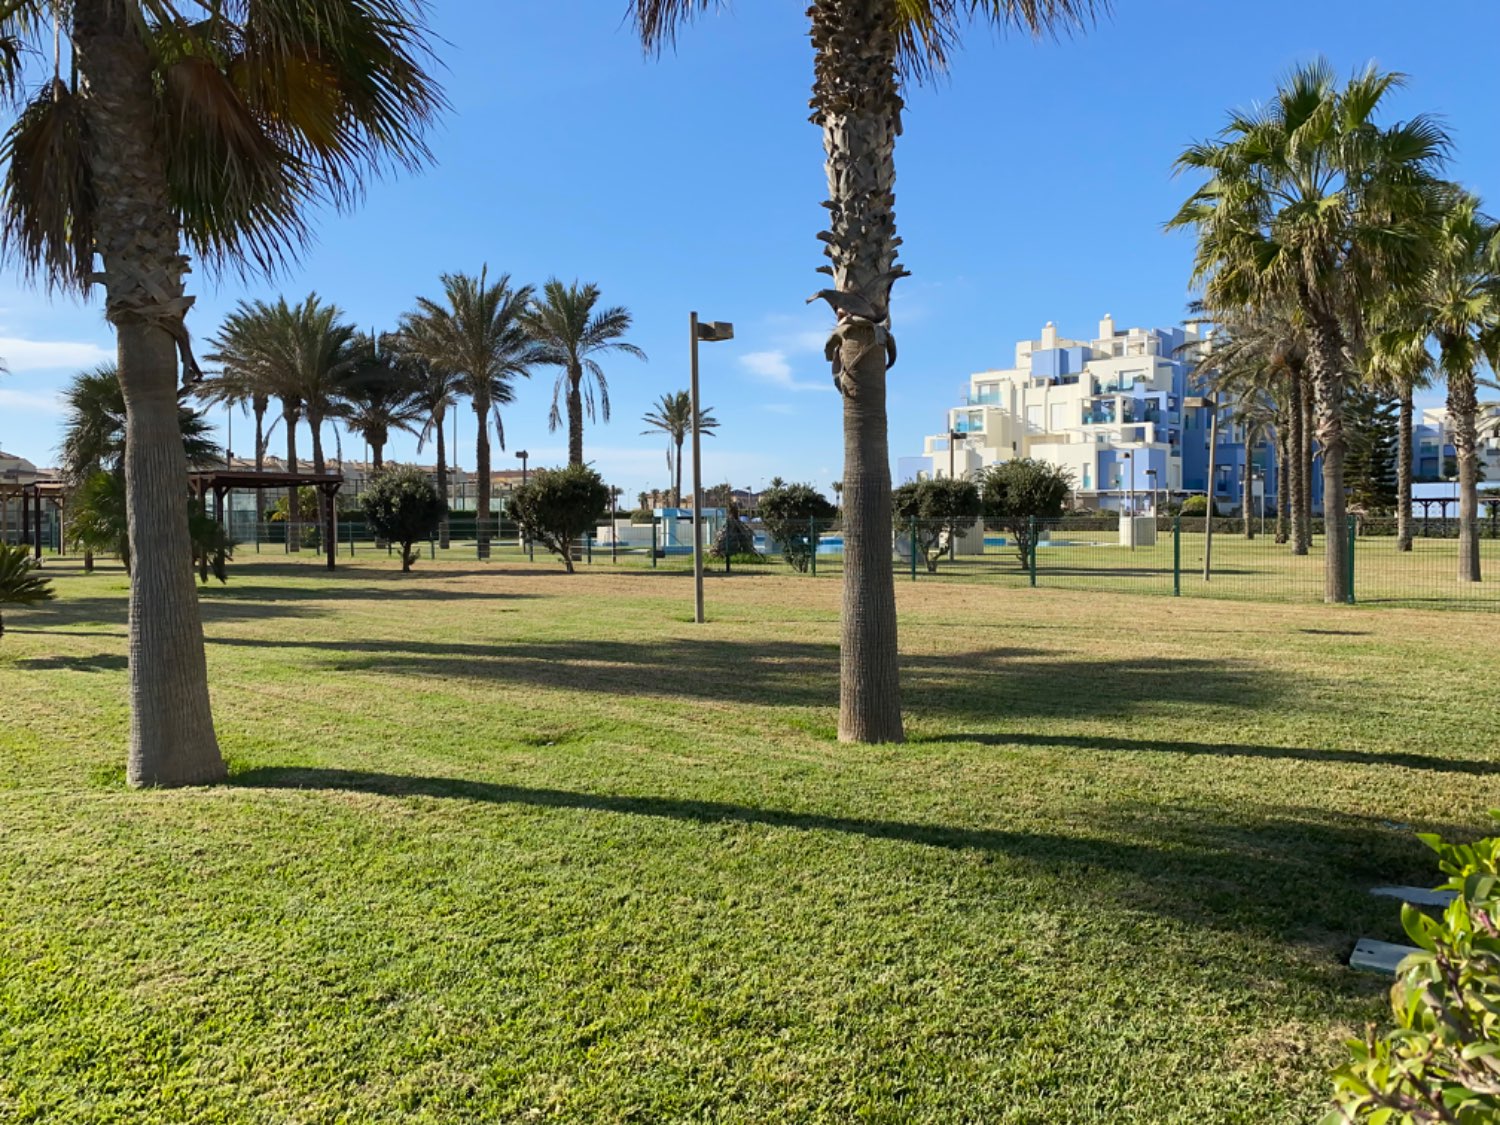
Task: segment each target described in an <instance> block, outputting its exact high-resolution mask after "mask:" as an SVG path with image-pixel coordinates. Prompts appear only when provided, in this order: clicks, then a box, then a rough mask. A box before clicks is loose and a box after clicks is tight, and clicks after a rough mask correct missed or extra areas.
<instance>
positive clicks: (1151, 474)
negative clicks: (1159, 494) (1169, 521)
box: [1146, 469, 1160, 519]
mask: <svg viewBox="0 0 1500 1125" xmlns="http://www.w3.org/2000/svg"><path fill="white" fill-rule="evenodd" d="M1146 479H1147V480H1149V481H1150V482H1151V518H1152V519H1155V518H1156V517H1157V515H1159V514H1160V513H1159V512H1158V510H1157V506H1156V470H1155V469H1147V470H1146Z"/></svg>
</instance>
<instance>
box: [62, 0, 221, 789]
mask: <svg viewBox="0 0 1500 1125" xmlns="http://www.w3.org/2000/svg"><path fill="white" fill-rule="evenodd" d="M128 13H129V10H128V9H127V8H126V7H125V6H124V5H119V4H114V3H111V2H110V0H77V3H76V4H75V5H74V49H75V50H76V51H77V64H78V67H79V71H80V73H81V74H82V75H83V76H84V77H85V78H86V80H87V81H86V83H85V88H86V97H87V108H86V112H87V116H88V122H89V130H88V136H89V145H90V150H91V151H90V164H91V166H92V169H93V187H94V191H95V198H96V199H97V201H98V210H97V212H96V218H95V252H96V253H97V254H98V255H99V257H100V260H101V264H102V267H103V270H102V272H103V279H102V280H103V283H104V286H105V289H106V292H107V297H106V302H105V316H106V317H107V318H108V319H109V321H110V322H111V323H112V324H113V325H114V327H115V330H116V343H117V347H118V353H119V372H120V386H121V389H122V390H123V391H124V395H125V499H126V510H127V514H128V527H129V532H128V538H129V546H130V551H131V555H132V558H133V559H134V564H135V565H133V566H132V567H131V572H130V640H129V646H130V647H129V669H130V671H129V696H130V746H129V754H128V759H127V766H126V777H127V779H128V781H129V783H130V784H131V785H135V786H141V785H187V784H201V783H205V782H213V781H219V780H222V779H223V778H224V777H225V774H226V770H225V767H224V759H223V758H222V757H221V756H220V754H219V743H218V739H217V738H216V737H215V734H214V725H213V715H212V712H211V710H210V704H209V694H208V666H207V661H206V659H205V657H204V650H203V627H202V622H201V619H200V617H199V608H198V591H197V589H196V588H195V587H194V583H193V571H192V545H191V541H190V539H189V536H188V520H187V515H188V505H187V496H188V487H187V456H186V454H185V452H184V450H183V445H182V428H181V424H180V422H179V420H178V402H177V372H178V367H177V362H178V342H177V338H176V336H175V335H174V333H183V332H185V329H184V328H183V326H182V317H183V316H184V315H185V314H186V311H187V308H188V306H189V305H190V304H191V303H192V302H191V299H190V298H188V297H187V296H186V295H185V293H184V287H183V276H184V274H185V273H186V272H187V268H188V263H187V259H186V258H185V257H184V256H183V255H182V252H181V245H180V237H179V231H178V227H177V222H176V219H175V217H174V212H173V209H172V204H171V200H170V198H169V194H168V190H167V180H166V172H165V168H166V159H165V154H164V153H163V152H162V150H161V146H160V143H159V141H158V139H157V133H156V123H155V104H156V103H155V97H154V94H153V90H152V76H151V61H150V58H149V57H148V55H147V52H146V49H145V47H144V46H143V45H142V43H141V41H140V39H139V37H138V34H137V33H136V31H135V28H134V25H133V23H132V22H131V18H130V16H129V14H128Z"/></svg>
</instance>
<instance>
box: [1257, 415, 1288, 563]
mask: <svg viewBox="0 0 1500 1125" xmlns="http://www.w3.org/2000/svg"><path fill="white" fill-rule="evenodd" d="M1291 444H1292V443H1291V438H1290V437H1289V436H1288V434H1287V432H1286V429H1285V428H1284V427H1282V426H1279V425H1278V426H1277V428H1276V542H1277V543H1285V542H1287V541H1288V539H1289V538H1290V527H1291V522H1292V521H1291V513H1292V491H1291V488H1290V487H1289V486H1288V485H1287V471H1288V468H1289V465H1290V462H1291V458H1290V457H1289V456H1288V450H1290V449H1291ZM1261 502H1262V503H1265V501H1261Z"/></svg>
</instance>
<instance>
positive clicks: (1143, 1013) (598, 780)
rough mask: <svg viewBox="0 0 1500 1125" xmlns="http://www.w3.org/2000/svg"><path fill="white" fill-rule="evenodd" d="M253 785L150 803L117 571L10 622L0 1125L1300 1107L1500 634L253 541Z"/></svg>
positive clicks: (1454, 769) (1064, 1116)
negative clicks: (867, 627)
mask: <svg viewBox="0 0 1500 1125" xmlns="http://www.w3.org/2000/svg"><path fill="white" fill-rule="evenodd" d="M231 573H232V581H231V583H230V585H229V586H227V587H224V588H218V587H214V588H211V589H209V590H207V591H206V592H205V593H204V610H205V618H206V628H207V632H208V638H209V645H208V656H209V666H210V673H211V676H212V680H213V684H214V702H215V708H216V713H217V718H218V724H219V731H220V737H221V740H222V743H223V747H224V750H225V753H226V754H227V756H228V757H229V759H230V762H231V766H232V770H233V778H232V782H231V784H229V785H226V786H222V787H218V788H213V789H200V790H189V791H176V792H144V793H132V792H127V791H126V790H125V789H124V788H123V762H122V750H121V748H122V746H123V742H124V737H125V730H126V722H127V716H126V712H125V706H124V677H125V673H124V663H125V635H124V634H125V630H124V621H125V582H124V580H123V577H122V576H121V575H120V574H119V573H118V572H105V573H101V574H98V575H96V576H94V577H92V578H84V577H81V576H78V575H76V574H70V575H68V576H66V577H60V578H59V581H58V587H59V591H60V594H61V599H62V600H60V601H59V602H58V603H56V604H54V605H52V606H46V607H41V608H38V609H34V610H11V611H8V612H7V614H6V622H7V625H8V627H9V631H8V632H7V633H6V635H5V637H4V639H3V640H0V1120H4V1121H48V1122H69V1123H73V1122H132V1123H134V1122H142V1121H152V1122H179V1121H180V1122H189V1121H191V1122H218V1121H236V1122H240V1121H244V1122H251V1121H254V1122H397V1121H400V1122H454V1123H458V1122H463V1123H468V1122H477V1121H506V1120H518V1121H530V1120H559V1121H578V1122H609V1121H639V1122H657V1121H723V1122H728V1121H744V1122H766V1121H799V1122H800V1121H830V1122H832V1121H839V1122H842V1121H875V1122H906V1121H931V1122H943V1123H949V1122H1069V1123H1071V1122H1100V1123H1104V1122H1108V1123H1111V1125H1114V1123H1118V1122H1143V1123H1144V1122H1150V1123H1160V1122H1178V1121H1181V1122H1188V1121H1192V1122H1204V1121H1212V1122H1277V1123H1282V1122H1292V1121H1306V1120H1310V1119H1315V1118H1316V1116H1317V1114H1318V1113H1319V1112H1320V1110H1321V1108H1322V1106H1323V1105H1324V1101H1325V1097H1326V1095H1327V1091H1328V1089H1329V1083H1328V1081H1327V1078H1326V1071H1327V1069H1328V1067H1329V1066H1330V1065H1331V1064H1332V1063H1333V1061H1334V1060H1335V1057H1336V1055H1337V1051H1338V1043H1339V1040H1340V1039H1341V1038H1342V1037H1343V1036H1345V1035H1347V1034H1350V1033H1351V1032H1354V1031H1356V1030H1357V1029H1358V1028H1360V1027H1361V1026H1362V1025H1363V1024H1364V1023H1365V1022H1366V1021H1368V1020H1371V1019H1377V1018H1380V1016H1381V1013H1382V1007H1383V1003H1384V990H1385V987H1386V982H1384V981H1382V980H1381V979H1379V978H1374V977H1369V976H1363V975H1359V974H1356V973H1353V972H1351V971H1350V970H1348V969H1347V968H1346V967H1344V965H1343V964H1342V961H1343V958H1344V957H1345V956H1347V954H1348V951H1349V950H1350V948H1351V947H1352V945H1353V943H1354V940H1355V939H1356V938H1357V937H1358V936H1360V935H1362V934H1368V935H1371V936H1374V937H1380V938H1385V939H1387V940H1398V939H1399V936H1400V930H1399V924H1398V920H1397V908H1396V906H1395V904H1394V903H1392V902H1389V901H1379V900H1375V899H1372V898H1370V897H1369V896H1368V895H1367V894H1366V890H1367V888H1368V887H1370V886H1371V885H1374V884H1376V883H1386V882H1416V883H1423V884H1428V885H1431V884H1432V883H1433V882H1435V881H1436V873H1435V871H1434V869H1433V868H1432V866H1431V864H1430V863H1429V862H1428V861H1427V858H1426V855H1427V853H1426V852H1425V849H1424V848H1422V846H1421V845H1420V844H1419V843H1418V842H1417V841H1416V840H1415V839H1414V837H1413V835H1412V832H1413V830H1422V829H1430V828H1438V829H1441V830H1443V831H1447V832H1451V833H1453V834H1455V835H1462V836H1472V835H1475V834H1477V833H1478V832H1479V831H1480V830H1481V829H1482V828H1483V827H1484V824H1485V821H1484V817H1483V812H1484V809H1485V808H1486V806H1487V805H1493V804H1496V803H1500V802H1497V800H1496V792H1497V789H1500V784H1497V782H1500V750H1497V748H1496V736H1495V731H1496V730H1497V729H1500V694H1497V693H1496V692H1495V691H1494V685H1495V683H1496V682H1497V677H1500V650H1497V647H1496V646H1495V644H1494V618H1492V617H1488V616H1485V615H1469V614H1458V613H1451V612H1444V613H1432V612H1419V611H1412V610H1403V609H1378V610H1377V609H1369V608H1364V607H1352V608H1351V607H1333V608H1324V607H1321V606H1305V605H1259V604H1249V603H1234V602H1228V603H1226V602H1214V601H1208V600H1200V599H1186V598H1184V599H1181V600H1171V599H1163V598H1160V597H1151V598H1147V597H1131V596H1128V595H1119V594H1100V593H1089V592H1078V591H1068V590H1057V589H1047V588H1042V589H1038V590H1029V589H1024V588H1011V587H1006V586H997V585H984V584H978V583H947V582H917V583H909V582H906V583H900V584H898V585H899V591H898V595H899V601H900V610H901V617H902V627H903V634H902V649H903V660H904V670H905V677H906V705H907V711H908V715H909V731H910V734H911V736H912V740H911V742H910V743H908V744H907V745H904V746H900V747H888V748H879V749H870V748H855V747H845V746H841V745H839V744H838V743H837V742H836V741H835V739H834V718H835V715H834V709H833V704H834V700H835V694H836V674H837V663H836V647H835V643H836V638H837V600H838V594H839V584H838V582H837V581H834V580H831V579H830V580H823V581H813V580H810V579H809V580H805V581H803V580H793V579H788V578H787V577H784V576H782V575H781V574H779V573H765V574H736V575H734V576H732V577H730V578H727V579H726V578H722V577H718V578H715V579H713V580H712V581H711V582H710V584H709V591H708V593H709V607H710V613H711V616H712V618H713V620H712V621H711V622H710V623H709V624H708V625H706V626H697V627H695V626H694V625H693V624H692V623H691V621H690V616H691V586H690V584H689V582H688V580H687V579H686V578H685V577H684V576H683V575H682V574H681V573H676V572H673V573H669V572H658V573H654V574H653V573H651V572H650V571H646V570H642V569H638V568H617V569H614V570H609V569H607V568H604V567H600V566H595V567H594V568H593V570H592V571H590V572H587V573H580V574H578V575H576V576H574V577H572V578H568V577H566V576H565V575H563V574H562V573H561V572H560V568H558V567H556V565H555V564H552V563H548V564H547V565H545V566H544V565H543V564H542V561H541V558H540V556H538V561H537V564H536V565H535V566H526V565H525V564H522V563H514V562H507V563H496V564H491V565H489V566H481V565H479V564H476V563H475V562H473V561H472V560H468V561H455V562H452V563H439V564H436V565H434V564H431V563H428V562H426V561H425V560H424V562H423V563H422V564H420V567H419V570H418V571H417V572H416V573H414V574H412V575H409V576H403V575H401V574H400V573H399V572H398V570H397V568H396V566H395V565H394V563H387V562H386V561H385V560H384V559H382V558H378V557H375V556H369V557H363V558H361V559H360V560H359V561H358V562H357V564H356V565H354V566H352V567H350V566H346V567H344V568H343V569H341V570H340V572H339V573H338V574H337V575H335V576H332V577H330V576H328V575H326V574H325V573H324V572H323V571H321V570H320V569H319V567H318V566H317V564H316V561H315V560H314V559H313V558H311V557H307V558H305V559H303V560H301V561H287V560H286V559H285V557H283V556H275V555H270V556H268V555H262V556H261V557H260V559H259V560H256V559H255V558H254V557H253V556H245V555H242V557H241V560H240V561H239V562H238V563H236V564H235V565H234V566H233V567H232V570H231Z"/></svg>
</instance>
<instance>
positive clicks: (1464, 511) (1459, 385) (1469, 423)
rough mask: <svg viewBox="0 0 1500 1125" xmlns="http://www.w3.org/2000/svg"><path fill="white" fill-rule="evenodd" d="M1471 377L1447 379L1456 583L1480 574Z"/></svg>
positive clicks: (1475, 401)
mask: <svg viewBox="0 0 1500 1125" xmlns="http://www.w3.org/2000/svg"><path fill="white" fill-rule="evenodd" d="M1478 394H1479V391H1478V386H1477V385H1476V383H1475V380H1474V373H1473V372H1472V371H1468V372H1465V373H1462V374H1452V373H1450V374H1449V376H1448V417H1449V418H1450V419H1452V421H1453V452H1454V454H1455V455H1456V456H1457V458H1458V580H1459V581H1460V582H1478V581H1479V579H1480V574H1479V425H1478V421H1477V419H1478V416H1479V398H1478Z"/></svg>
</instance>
